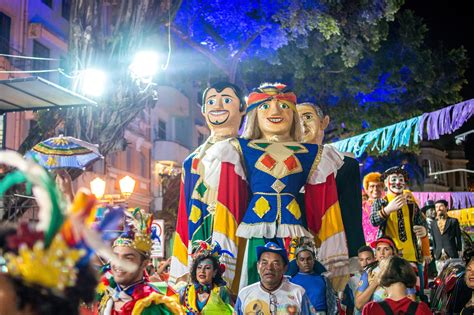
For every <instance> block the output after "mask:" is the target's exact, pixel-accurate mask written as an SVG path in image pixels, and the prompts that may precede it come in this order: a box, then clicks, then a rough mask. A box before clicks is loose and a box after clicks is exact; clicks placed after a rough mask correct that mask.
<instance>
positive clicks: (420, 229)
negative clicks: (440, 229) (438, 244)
mask: <svg viewBox="0 0 474 315" xmlns="http://www.w3.org/2000/svg"><path fill="white" fill-rule="evenodd" d="M413 231H414V232H415V234H416V237H419V238H423V237H425V236H426V235H427V231H426V228H425V227H424V226H421V225H414V226H413Z"/></svg>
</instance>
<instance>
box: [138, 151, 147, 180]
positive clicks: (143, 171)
mask: <svg viewBox="0 0 474 315" xmlns="http://www.w3.org/2000/svg"><path fill="white" fill-rule="evenodd" d="M146 162H147V159H146V157H145V154H143V153H142V152H140V175H141V176H142V177H147V170H146Z"/></svg>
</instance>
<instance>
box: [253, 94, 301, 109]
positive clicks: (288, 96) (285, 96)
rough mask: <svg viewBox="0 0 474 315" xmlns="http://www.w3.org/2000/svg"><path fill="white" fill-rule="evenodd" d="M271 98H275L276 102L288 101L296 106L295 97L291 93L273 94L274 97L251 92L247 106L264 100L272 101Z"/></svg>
mask: <svg viewBox="0 0 474 315" xmlns="http://www.w3.org/2000/svg"><path fill="white" fill-rule="evenodd" d="M272 98H275V99H277V100H282V101H288V102H291V103H293V104H296V95H295V93H293V92H287V93H280V94H274V95H271V94H266V93H259V92H252V93H250V95H249V98H248V100H247V104H248V105H249V106H250V105H252V104H253V103H256V102H260V101H263V100H266V99H272Z"/></svg>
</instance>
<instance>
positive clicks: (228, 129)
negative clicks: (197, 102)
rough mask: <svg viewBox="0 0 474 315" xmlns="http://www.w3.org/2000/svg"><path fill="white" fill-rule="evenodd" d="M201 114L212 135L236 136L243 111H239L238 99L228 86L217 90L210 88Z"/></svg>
mask: <svg viewBox="0 0 474 315" xmlns="http://www.w3.org/2000/svg"><path fill="white" fill-rule="evenodd" d="M203 106H204V107H203V113H202V114H203V116H204V117H205V118H206V122H207V125H208V126H209V129H211V133H212V135H217V136H236V135H237V133H238V131H239V126H240V121H241V120H242V116H243V115H244V114H245V111H242V112H241V111H240V100H239V98H238V97H237V95H236V94H235V92H234V90H233V89H231V88H230V87H227V88H225V89H223V90H222V91H220V92H217V90H216V89H210V90H209V91H207V93H206V97H205V99H204V104H203Z"/></svg>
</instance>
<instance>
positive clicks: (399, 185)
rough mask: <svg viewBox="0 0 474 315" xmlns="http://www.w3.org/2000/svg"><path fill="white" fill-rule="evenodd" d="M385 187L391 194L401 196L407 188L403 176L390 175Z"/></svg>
mask: <svg viewBox="0 0 474 315" xmlns="http://www.w3.org/2000/svg"><path fill="white" fill-rule="evenodd" d="M385 187H386V188H387V190H388V192H389V193H392V194H394V195H401V194H403V190H404V189H405V187H406V183H405V177H404V176H403V174H390V175H389V176H388V177H387V178H386V179H385Z"/></svg>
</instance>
